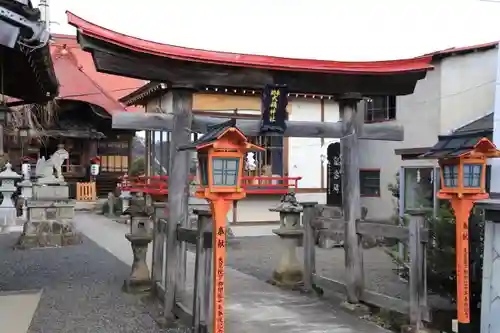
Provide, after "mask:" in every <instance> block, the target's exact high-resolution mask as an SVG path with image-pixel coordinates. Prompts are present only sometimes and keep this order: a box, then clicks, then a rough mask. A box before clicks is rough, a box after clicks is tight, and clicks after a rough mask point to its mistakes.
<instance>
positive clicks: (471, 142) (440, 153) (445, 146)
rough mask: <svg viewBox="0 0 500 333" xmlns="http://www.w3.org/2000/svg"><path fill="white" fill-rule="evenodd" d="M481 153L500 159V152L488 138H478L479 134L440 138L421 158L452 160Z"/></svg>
mask: <svg viewBox="0 0 500 333" xmlns="http://www.w3.org/2000/svg"><path fill="white" fill-rule="evenodd" d="M474 153H479V154H482V155H484V156H485V157H500V151H499V150H498V149H497V147H496V146H495V145H494V144H493V142H491V141H490V140H489V139H488V138H485V137H483V138H478V137H477V133H465V134H456V135H447V136H439V141H438V142H437V143H436V145H434V147H432V148H431V149H430V150H429V151H428V152H426V153H424V154H422V155H420V158H432V159H451V158H460V157H467V156H470V155H472V154H474Z"/></svg>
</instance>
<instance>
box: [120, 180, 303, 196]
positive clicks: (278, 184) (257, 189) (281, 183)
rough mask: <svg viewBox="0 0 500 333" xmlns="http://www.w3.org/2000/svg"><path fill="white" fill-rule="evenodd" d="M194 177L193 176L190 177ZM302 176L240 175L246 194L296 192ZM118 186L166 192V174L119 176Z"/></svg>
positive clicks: (134, 190) (125, 189)
mask: <svg viewBox="0 0 500 333" xmlns="http://www.w3.org/2000/svg"><path fill="white" fill-rule="evenodd" d="M190 178H191V179H194V176H191V177H190ZM301 179H302V177H277V176H271V177H249V176H245V177H242V187H243V188H244V189H245V192H246V193H247V194H286V193H289V192H297V189H298V188H299V180H301ZM118 187H119V188H121V189H122V190H123V191H130V192H144V193H149V194H157V195H165V194H168V176H151V177H146V176H137V177H129V176H123V177H121V182H120V183H118Z"/></svg>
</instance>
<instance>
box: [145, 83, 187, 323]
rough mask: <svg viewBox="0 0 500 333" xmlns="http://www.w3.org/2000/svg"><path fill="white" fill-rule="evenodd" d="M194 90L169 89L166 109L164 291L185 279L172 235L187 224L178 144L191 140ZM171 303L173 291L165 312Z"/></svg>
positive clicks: (168, 313)
mask: <svg viewBox="0 0 500 333" xmlns="http://www.w3.org/2000/svg"><path fill="white" fill-rule="evenodd" d="M193 92H194V90H192V89H188V88H184V87H181V88H175V87H174V88H172V89H170V91H169V94H171V96H172V98H171V105H168V106H167V110H168V112H169V113H172V114H173V116H174V121H173V129H172V136H171V138H172V139H171V143H170V144H171V147H172V148H171V149H170V156H169V158H170V173H169V178H168V180H169V181H168V189H169V191H168V192H169V195H168V222H169V223H168V227H167V228H168V230H167V235H168V236H169V237H167V244H166V245H167V251H166V252H167V263H168V265H167V272H166V275H167V279H166V288H165V290H166V291H169V290H176V289H178V286H180V285H181V284H182V283H184V281H185V278H184V277H185V274H186V251H185V250H184V248H182V249H177V248H176V242H175V237H172V236H173V235H176V232H177V224H178V223H180V224H181V226H182V227H188V225H187V223H188V198H189V196H188V191H189V185H188V180H189V162H190V161H189V152H188V151H179V150H178V148H179V147H180V146H183V145H188V144H189V143H191V124H192V118H193V111H192V110H193ZM153 145H154V143H153ZM181 246H185V244H184V245H181ZM179 254H180V256H179ZM178 272H179V273H178ZM176 274H179V276H177V275H176ZM174 303H175V293H172V292H166V293H165V312H164V313H165V315H166V316H172V315H173V308H174Z"/></svg>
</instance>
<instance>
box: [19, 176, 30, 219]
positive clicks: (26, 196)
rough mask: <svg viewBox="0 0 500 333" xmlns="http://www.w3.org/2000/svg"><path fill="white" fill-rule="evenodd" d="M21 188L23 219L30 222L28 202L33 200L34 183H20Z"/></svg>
mask: <svg viewBox="0 0 500 333" xmlns="http://www.w3.org/2000/svg"><path fill="white" fill-rule="evenodd" d="M19 187H20V188H21V198H22V199H23V201H24V203H23V214H22V219H23V220H24V221H27V220H28V207H27V204H26V203H27V202H28V201H29V200H31V199H32V198H33V183H32V182H31V181H30V180H29V179H26V178H25V179H24V180H23V181H22V182H20V183H19Z"/></svg>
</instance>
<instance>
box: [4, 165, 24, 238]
mask: <svg viewBox="0 0 500 333" xmlns="http://www.w3.org/2000/svg"><path fill="white" fill-rule="evenodd" d="M19 179H21V175H19V174H18V173H16V172H14V171H12V164H10V163H7V164H6V165H5V170H4V171H2V172H0V181H1V182H2V185H1V186H0V192H1V193H2V196H3V200H2V203H1V204H0V226H2V229H5V230H6V231H9V232H10V231H22V226H19V230H16V229H17V227H18V226H17V223H16V220H17V210H16V207H15V205H14V201H13V200H12V195H13V194H14V193H15V192H16V191H17V187H16V186H15V182H16V181H17V180H19Z"/></svg>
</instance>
